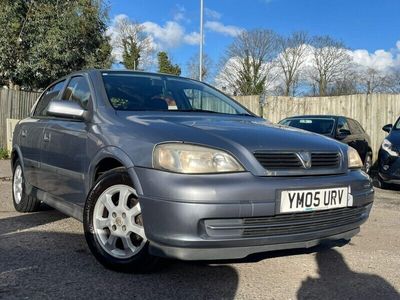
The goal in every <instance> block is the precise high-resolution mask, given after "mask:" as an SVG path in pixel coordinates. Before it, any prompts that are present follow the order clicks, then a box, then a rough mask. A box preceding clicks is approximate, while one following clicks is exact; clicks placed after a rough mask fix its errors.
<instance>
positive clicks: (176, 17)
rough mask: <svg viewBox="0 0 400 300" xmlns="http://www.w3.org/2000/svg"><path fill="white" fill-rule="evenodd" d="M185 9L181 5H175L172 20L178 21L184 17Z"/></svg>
mask: <svg viewBox="0 0 400 300" xmlns="http://www.w3.org/2000/svg"><path fill="white" fill-rule="evenodd" d="M185 12H186V9H185V7H184V6H182V5H176V11H175V13H174V21H176V22H179V21H182V20H184V19H185Z"/></svg>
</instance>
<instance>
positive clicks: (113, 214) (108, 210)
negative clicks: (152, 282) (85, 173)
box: [83, 168, 158, 273]
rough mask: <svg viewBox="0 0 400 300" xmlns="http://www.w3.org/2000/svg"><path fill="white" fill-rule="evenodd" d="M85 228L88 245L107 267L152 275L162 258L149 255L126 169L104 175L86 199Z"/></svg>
mask: <svg viewBox="0 0 400 300" xmlns="http://www.w3.org/2000/svg"><path fill="white" fill-rule="evenodd" d="M83 226H84V232H85V238H86V241H87V243H88V246H89V248H90V250H91V252H92V253H93V255H94V256H95V257H96V259H97V260H98V261H99V262H100V263H101V264H102V265H103V266H105V267H106V268H108V269H111V270H114V271H118V272H125V273H148V272H150V271H153V270H154V268H155V267H156V265H157V261H158V258H156V257H155V256H152V255H150V254H149V242H148V241H147V239H146V236H145V233H144V227H143V218H142V214H141V208H140V203H139V200H138V197H137V194H136V191H135V189H134V187H133V184H132V181H131V179H130V177H129V174H128V173H127V171H126V169H124V168H117V169H114V170H111V171H109V172H107V173H105V174H103V175H102V176H101V177H100V178H99V180H98V181H97V182H96V184H95V186H94V188H93V189H92V190H91V192H90V193H89V196H88V198H87V200H86V204H85V208H84V215H83Z"/></svg>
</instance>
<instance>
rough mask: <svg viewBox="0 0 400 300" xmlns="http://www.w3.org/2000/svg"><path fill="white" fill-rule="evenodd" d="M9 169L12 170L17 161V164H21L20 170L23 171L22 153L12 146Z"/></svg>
mask: <svg viewBox="0 0 400 300" xmlns="http://www.w3.org/2000/svg"><path fill="white" fill-rule="evenodd" d="M10 158H11V160H10V163H11V169H12V170H14V166H15V162H16V161H17V159H19V163H20V164H21V167H22V170H25V168H24V167H25V166H24V160H23V158H22V152H21V149H20V148H19V147H18V146H14V147H13V148H12V150H11V157H10Z"/></svg>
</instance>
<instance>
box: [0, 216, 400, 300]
mask: <svg viewBox="0 0 400 300" xmlns="http://www.w3.org/2000/svg"><path fill="white" fill-rule="evenodd" d="M64 218H66V217H65V216H64V215H62V214H60V213H58V212H57V211H45V212H39V213H34V214H25V215H18V216H16V217H11V218H7V219H0V299H2V298H4V299H13V298H18V299H20V298H29V299H55V298H88V299H92V298H101V299H103V298H111V299H116V298H118V299H127V298H130V299H135V298H137V299H184V298H186V299H199V298H200V299H233V298H234V297H235V295H236V292H237V289H238V283H239V274H238V272H237V271H236V269H235V268H233V267H232V266H230V265H219V264H220V263H225V262H226V263H256V262H258V261H261V260H265V259H268V258H273V257H279V256H287V255H301V254H307V253H314V252H316V253H317V254H316V260H317V263H318V270H319V271H318V272H319V277H318V278H311V277H309V278H307V279H306V280H305V281H303V282H302V284H301V287H300V289H299V290H298V294H297V297H298V299H400V295H399V294H398V293H397V292H396V290H395V289H394V288H393V287H392V286H391V285H390V284H389V283H388V282H387V281H385V280H384V279H383V278H381V277H379V276H376V275H371V274H362V273H357V272H354V271H352V270H351V269H350V268H349V267H348V266H347V265H346V263H345V261H344V258H343V257H342V255H341V254H340V253H339V252H337V251H336V250H333V249H332V247H335V246H343V245H345V244H346V243H347V242H346V241H338V242H330V243H326V244H325V245H322V246H318V247H313V248H310V249H303V250H287V251H274V252H269V253H264V254H257V255H252V256H250V257H248V258H246V259H242V260H235V261H225V262H222V261H219V262H213V264H212V265H210V264H207V263H205V262H201V263H199V262H197V263H196V262H187V263H186V262H180V261H169V262H168V263H167V264H166V265H165V266H164V267H163V268H161V269H160V270H159V271H158V272H157V273H153V274H146V275H142V274H122V273H116V272H112V271H109V270H106V269H104V268H103V267H102V266H101V265H100V264H98V263H97V261H96V260H95V259H94V257H93V256H92V255H91V253H90V252H89V250H88V248H87V245H86V241H85V239H84V236H83V234H79V233H69V232H68V230H71V229H68V228H69V227H68V226H66V225H65V224H67V222H63V221H62V220H63V219H64ZM55 221H61V222H60V223H59V224H57V227H58V228H60V230H63V232H48V231H40V229H37V228H35V227H37V226H40V225H45V224H47V223H51V222H55ZM69 223H70V222H68V224H69ZM63 224H64V225H63ZM77 225H78V224H77ZM64 226H65V227H66V228H67V229H65V228H64ZM16 228H18V229H20V230H21V231H16ZM32 228H35V231H32ZM27 229H31V230H29V231H24V230H27ZM72 231H75V232H76V229H75V230H74V229H72ZM288 280H290V278H288ZM266 284H268V283H266ZM262 292H263V291H260V295H259V297H261V298H266V299H268V298H271V297H274V298H279V295H266V294H261V293H262Z"/></svg>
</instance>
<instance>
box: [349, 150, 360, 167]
mask: <svg viewBox="0 0 400 300" xmlns="http://www.w3.org/2000/svg"><path fill="white" fill-rule="evenodd" d="M347 157H348V165H349V169H360V168H362V166H363V163H362V161H361V158H360V155H358V152H357V150H356V149H354V148H353V147H350V146H349V149H348V150H347Z"/></svg>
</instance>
